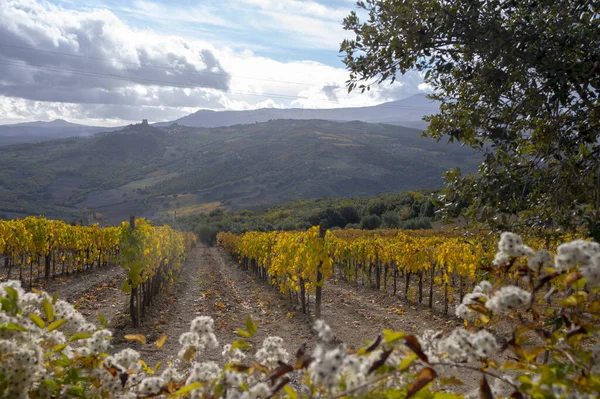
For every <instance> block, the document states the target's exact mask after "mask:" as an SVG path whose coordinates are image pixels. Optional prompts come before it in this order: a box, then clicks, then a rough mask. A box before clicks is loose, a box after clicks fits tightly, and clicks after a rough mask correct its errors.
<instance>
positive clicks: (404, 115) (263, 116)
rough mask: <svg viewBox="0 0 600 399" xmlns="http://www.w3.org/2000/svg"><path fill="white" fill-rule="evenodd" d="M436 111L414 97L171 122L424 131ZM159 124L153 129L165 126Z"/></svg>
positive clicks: (206, 114) (211, 114)
mask: <svg viewBox="0 0 600 399" xmlns="http://www.w3.org/2000/svg"><path fill="white" fill-rule="evenodd" d="M438 111H439V106H438V105H437V104H436V103H434V102H432V101H431V100H429V99H427V97H426V96H425V94H417V95H414V96H411V97H408V98H405V99H403V100H399V101H392V102H387V103H384V104H380V105H376V106H372V107H353V108H330V109H305V108H289V109H278V108H262V109H257V110H248V111H210V110H200V111H197V112H195V113H193V114H190V115H188V116H184V117H183V118H179V119H177V120H175V121H174V123H177V124H179V125H184V126H194V127H219V126H232V125H238V124H240V125H241V124H249V123H257V122H259V123H260V122H268V121H270V120H276V119H298V120H307V119H324V120H330V121H362V122H370V123H387V124H392V125H402V126H408V127H415V128H419V129H424V128H426V127H427V124H426V123H425V122H423V121H422V118H423V116H425V115H429V114H434V113H437V112H438ZM169 124H170V123H159V124H157V126H168V125H169Z"/></svg>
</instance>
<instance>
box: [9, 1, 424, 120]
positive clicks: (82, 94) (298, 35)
mask: <svg viewBox="0 0 600 399" xmlns="http://www.w3.org/2000/svg"><path fill="white" fill-rule="evenodd" d="M353 9H356V6H355V3H354V1H353V0H226V1H213V0H210V1H208V0H207V1H190V0H172V1H164V0H163V1H161V0H128V1H117V0H92V1H85V2H84V1H80V0H52V1H45V0H0V21H3V22H2V23H0V123H14V122H19V121H28V120H51V119H55V118H63V119H67V120H72V121H76V122H80V123H81V122H84V123H88V124H105V125H111V124H113V125H117V124H122V123H123V122H128V121H137V120H139V119H142V118H148V119H151V120H154V121H159V120H160V121H162V120H173V119H176V118H178V117H181V116H184V115H187V114H189V113H191V112H194V111H196V110H198V109H200V108H203V109H213V110H226V109H227V110H231V109H239V110H242V109H256V108H263V107H278V108H288V107H296V108H333V107H352V106H365V105H376V104H380V103H383V102H387V101H393V100H397V99H401V98H404V97H407V96H409V95H412V94H415V93H417V92H422V91H423V90H426V87H425V86H424V85H423V84H422V79H421V76H420V75H419V74H418V73H409V74H407V75H406V76H403V77H400V79H398V80H397V82H396V83H394V84H393V85H382V86H378V87H376V88H374V90H371V91H370V92H368V93H365V94H362V95H361V94H359V93H354V92H353V93H351V94H348V93H347V90H346V84H345V81H346V80H347V79H348V72H347V71H346V70H345V68H344V65H343V63H342V57H341V55H340V54H339V45H340V42H341V41H342V40H343V39H344V38H345V37H351V36H350V34H349V33H348V32H345V31H344V30H343V29H342V20H343V18H344V17H345V16H347V15H348V14H349V13H350V11H351V10H353Z"/></svg>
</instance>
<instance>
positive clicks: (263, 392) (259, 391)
mask: <svg viewBox="0 0 600 399" xmlns="http://www.w3.org/2000/svg"><path fill="white" fill-rule="evenodd" d="M248 392H249V393H250V397H251V398H260V399H264V398H266V397H267V396H269V395H270V394H271V389H270V388H269V386H268V385H267V384H265V383H264V382H259V383H258V384H256V385H254V386H253V387H252V388H250V389H249V391H248Z"/></svg>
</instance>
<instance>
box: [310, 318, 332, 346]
mask: <svg viewBox="0 0 600 399" xmlns="http://www.w3.org/2000/svg"><path fill="white" fill-rule="evenodd" d="M313 329H314V330H315V331H316V332H317V334H318V335H319V339H320V340H321V341H323V342H332V341H333V339H334V338H335V337H334V335H333V331H331V328H330V327H329V326H328V325H327V323H325V321H324V320H322V319H319V320H317V321H315V324H314V326H313Z"/></svg>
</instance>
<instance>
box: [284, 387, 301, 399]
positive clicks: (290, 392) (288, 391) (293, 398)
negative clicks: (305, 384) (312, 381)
mask: <svg viewBox="0 0 600 399" xmlns="http://www.w3.org/2000/svg"><path fill="white" fill-rule="evenodd" d="M283 390H284V391H285V393H286V394H287V396H288V397H290V399H296V398H297V397H298V394H297V393H296V391H294V388H292V387H291V386H289V385H286V386H284V387H283Z"/></svg>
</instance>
